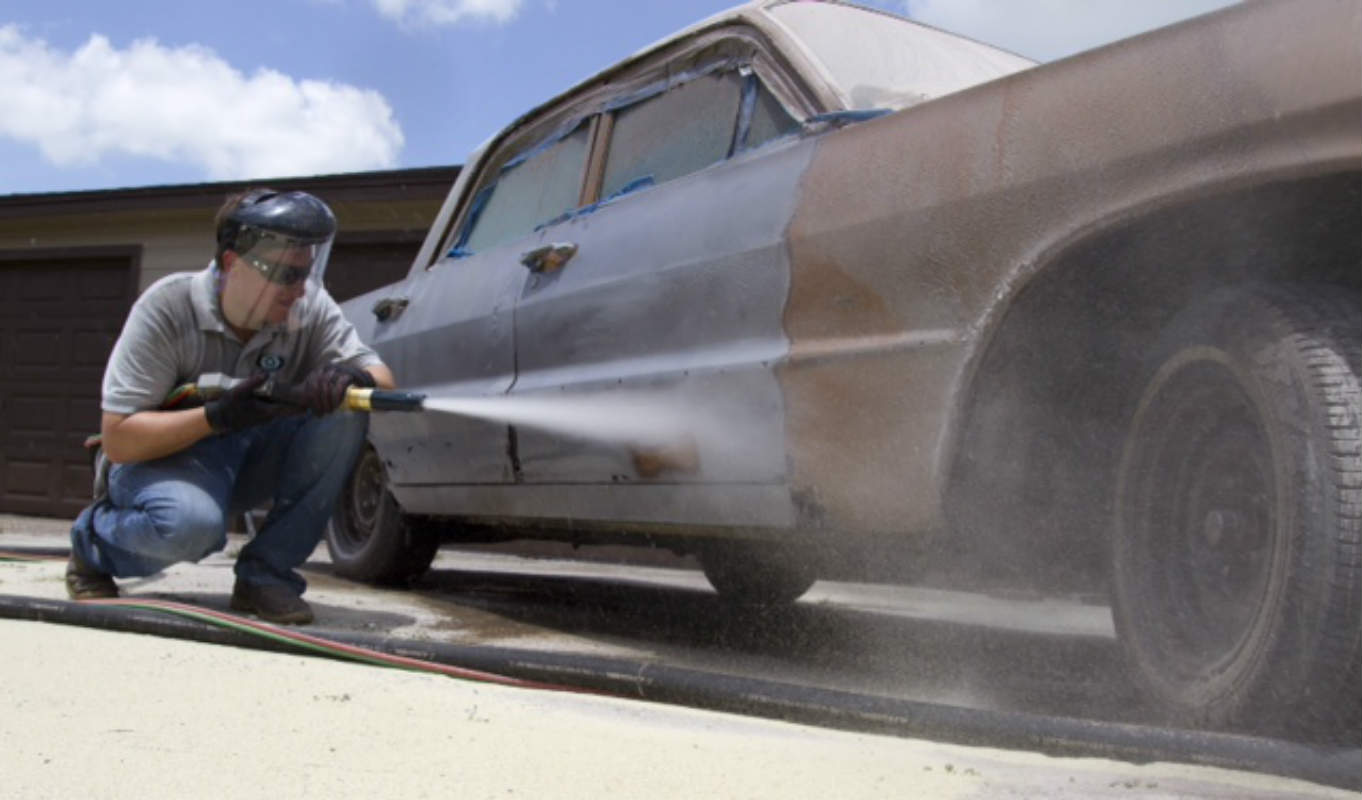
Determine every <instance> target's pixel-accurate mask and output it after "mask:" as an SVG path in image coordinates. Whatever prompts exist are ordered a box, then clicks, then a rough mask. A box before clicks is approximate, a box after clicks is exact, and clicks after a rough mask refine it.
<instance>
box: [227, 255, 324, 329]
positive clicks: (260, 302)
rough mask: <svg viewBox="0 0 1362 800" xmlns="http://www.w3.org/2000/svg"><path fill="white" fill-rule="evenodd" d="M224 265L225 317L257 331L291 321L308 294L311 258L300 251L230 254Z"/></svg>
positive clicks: (236, 323)
mask: <svg viewBox="0 0 1362 800" xmlns="http://www.w3.org/2000/svg"><path fill="white" fill-rule="evenodd" d="M223 265H224V272H225V275H224V279H223V286H222V312H223V315H224V316H225V317H227V321H228V322H231V323H232V324H233V325H236V326H237V327H240V328H245V329H247V330H253V331H254V330H260V329H261V328H262V327H264V326H265V325H277V324H279V323H281V322H283V321H284V320H286V319H288V315H289V310H290V309H291V308H292V307H293V304H294V303H296V302H297V301H298V299H299V298H300V297H302V296H303V294H304V292H305V291H306V288H307V276H308V274H309V272H310V271H311V268H312V255H311V253H309V252H308V251H307V250H304V249H299V248H277V249H266V248H255V249H253V250H252V251H251V252H250V253H247V254H240V253H236V252H234V251H230V250H229V251H227V253H226V254H224V258H223Z"/></svg>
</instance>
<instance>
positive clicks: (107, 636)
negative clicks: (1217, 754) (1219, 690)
mask: <svg viewBox="0 0 1362 800" xmlns="http://www.w3.org/2000/svg"><path fill="white" fill-rule="evenodd" d="M0 637H2V638H3V641H4V642H5V647H4V652H5V656H4V658H3V659H2V660H0V708H3V709H5V713H4V714H3V715H0V753H3V754H4V755H3V757H2V758H3V768H0V796H3V797H16V798H19V797H22V798H46V797H53V798H55V797H63V798H64V797H95V798H137V800H150V799H151V798H160V797H176V798H178V797H206V798H212V797H223V798H231V797H260V796H268V797H281V798H292V797H325V798H338V797H366V798H374V797H401V798H419V797H460V798H494V797H495V798H505V797H546V798H576V797H583V798H587V797H589V798H600V797H648V798H667V797H686V798H697V797H743V798H760V797H779V798H798V797H810V798H813V797H817V798H828V797H837V798H853V797H940V798H956V797H959V798H966V797H1028V796H1035V797H1040V796H1043V797H1047V798H1136V797H1161V798H1162V797H1166V798H1172V797H1205V798H1243V799H1245V800H1251V799H1252V798H1268V797H1273V798H1277V797H1280V798H1285V797H1347V796H1350V795H1349V794H1348V793H1345V792H1339V791H1333V790H1327V789H1321V788H1319V787H1315V786H1312V785H1310V784H1305V783H1301V782H1297V781H1291V780H1285V779H1275V778H1267V777H1263V776H1257V775H1245V774H1242V773H1231V772H1226V771H1222V770H1216V769H1209V768H1196V767H1182V766H1172V765H1166V764H1154V765H1148V766H1143V767H1137V766H1133V765H1125V764H1119V763H1114V762H1109V761H1102V760H1097V759H1051V758H1044V757H1039V756H1028V755H1026V754H1019V753H1013V752H1006V751H996V750H988V749H983V748H965V747H955V746H949V745H939V744H934V743H930V742H923V741H919V740H912V739H898V738H891V737H883V736H872V735H865V734H856V733H843V732H837V731H829V730H822V729H817V728H811V727H805V726H799V725H791V724H787V723H779V722H768V721H762V720H754V719H748V718H743V717H737V716H733V715H729V714H719V713H713V712H704V711H695V710H689V709H681V708H675V707H667V706H661V705H656V704H650V703H644V702H641V701H634V700H619V699H611V698H605V697H595V696H586V695H581V694H568V693H560V692H548V691H542V690H527V689H513V688H506V687H500V686H491V685H487V684H478V683H470V682H466V681H460V680H455V679H451V678H442V677H435V676H428V675H419V674H413V673H407V672H400V671H396V670H388V669H380V668H376V667H368V666H362V665H356V664H345V663H338V662H333V661H325V660H321V659H314V658H304V657H298V656H288V655H280V654H271V653H260V652H255V651H249V650H241V649H237V648H231V647H221V646H215V645H207V644H197V643H190V642H181V641H172V640H165V639H158V638H154V637H148V636H143V635H139V634H123V633H111V632H105V631H98V630H89V629H83V628H74V627H67V626H61V625H51V624H45V623H36V622H19V621H11V620H0ZM1351 796H1355V795H1351Z"/></svg>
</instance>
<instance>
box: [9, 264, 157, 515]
mask: <svg viewBox="0 0 1362 800" xmlns="http://www.w3.org/2000/svg"><path fill="white" fill-rule="evenodd" d="M132 270H133V262H132V258H131V257H130V256H119V257H99V258H81V259H72V258H61V259H53V258H48V259H31V260H29V259H25V260H13V259H10V260H0V511H7V512H10V513H16V514H36V515H46V516H62V517H64V516H73V515H74V514H76V513H77V512H78V511H80V509H81V508H82V507H83V506H84V505H85V504H86V503H88V502H89V500H90V468H89V461H88V458H87V456H86V454H85V450H84V448H83V447H82V446H81V442H82V441H83V440H84V438H85V437H86V436H88V435H89V434H91V433H94V432H96V431H98V430H99V388H100V380H101V379H102V377H103V374H104V362H105V361H106V360H107V358H108V356H109V351H110V349H112V347H113V343H114V340H115V339H117V338H118V332H119V330H120V329H121V328H122V326H123V319H124V317H125V316H126V315H127V312H128V309H129V307H130V306H131V303H132V297H133V292H134V288H133V287H134V284H133V272H132Z"/></svg>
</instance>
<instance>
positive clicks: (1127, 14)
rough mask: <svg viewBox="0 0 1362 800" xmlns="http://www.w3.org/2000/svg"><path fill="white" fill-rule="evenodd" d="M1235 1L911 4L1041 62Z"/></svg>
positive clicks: (926, 18)
mask: <svg viewBox="0 0 1362 800" xmlns="http://www.w3.org/2000/svg"><path fill="white" fill-rule="evenodd" d="M1233 2H1234V0H1142V1H1141V2H1131V1H1130V0H1006V1H1005V2H1004V1H1003V0H907V2H906V3H905V5H906V7H907V10H908V14H909V16H911V17H912V18H913V19H915V20H918V21H919V22H925V23H927V24H928V25H935V26H936V27H938V28H943V29H945V30H948V31H951V32H952V33H959V34H961V35H964V36H969V37H971V38H973V39H978V40H979V41H981V42H988V43H989V44H992V45H996V46H998V47H1002V48H1004V49H1007V50H1012V51H1014V52H1016V53H1020V54H1021V55H1024V56H1028V57H1030V58H1035V59H1038V60H1041V61H1049V60H1052V59H1056V58H1061V57H1063V56H1067V55H1072V54H1073V53H1077V52H1079V51H1080V50H1087V49H1089V48H1092V47H1097V46H1098V45H1101V44H1106V43H1107V42H1110V41H1114V40H1116V39H1123V38H1125V37H1127V36H1134V35H1135V34H1137V33H1140V32H1142V31H1146V30H1150V29H1151V28H1157V27H1161V26H1163V25H1168V24H1171V23H1173V22H1175V21H1177V20H1179V19H1184V18H1186V17H1192V16H1196V15H1197V14H1203V13H1205V12H1208V11H1212V10H1214V9H1217V8H1220V7H1223V6H1227V5H1231V4H1233Z"/></svg>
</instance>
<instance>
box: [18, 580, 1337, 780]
mask: <svg viewBox="0 0 1362 800" xmlns="http://www.w3.org/2000/svg"><path fill="white" fill-rule="evenodd" d="M0 617H8V618H12V619H26V620H36V621H40V622H55V623H61V624H68V625H81V626H85V627H94V628H105V629H110V630H119V631H134V632H138V633H149V634H154V635H158V636H167V637H171V638H177V639H188V640H192V641H200V642H211V643H214V644H228V645H234V646H238V647H248V648H253V649H263V650H269V651H275V652H300V651H299V650H298V649H296V648H293V647H291V646H289V645H288V644H285V643H283V642H279V641H274V640H269V639H262V638H260V637H257V636H253V635H251V634H249V633H245V632H242V631H235V630H230V629H223V628H219V627H216V626H213V625H209V624H207V623H205V622H200V621H197V620H193V619H187V618H182V617H176V616H173V615H169V614H164V613H159V612H155V611H149V610H145V609H137V608H126V607H112V606H99V605H97V604H84V603H70V602H65V601H61V600H44V599H38V598H32V597H18V596H13V595H0ZM311 632H312V633H313V635H317V636H321V637H322V638H325V639H328V640H331V641H333V642H337V643H341V644H348V645H355V646H360V647H365V648H369V649H371V650H376V651H379V652H382V653H389V654H393V655H399V656H405V657H408V658H416V659H420V660H422V661H429V662H433V663H438V664H445V665H452V666H458V667H462V668H466V669H476V670H481V671H485V672H491V673H497V674H500V675H506V676H511V677H515V678H520V679H524V680H532V681H538V682H543V683H552V684H560V685H573V686H577V687H581V688H586V689H595V690H600V691H605V692H610V693H612V694H617V695H623V696H631V697H638V698H641V699H645V700H651V701H656V702H663V703H675V704H678V705H685V706H692V707H697V708H705V709H710V710H715V711H727V712H735V713H740V714H746V715H752V716H759V717H766V718H770V719H778V720H785V721H788V722H797V723H803V724H811V725H820V726H824V727H831V728H839V729H844V730H853V731H863V732H869V733H880V734H889V735H895V736H911V737H919V738H924V739H930V740H933V741H940V742H951V743H955V744H961V745H971V746H984V747H996V748H1010V749H1017V750H1026V751H1032V752H1039V753H1044V754H1047V755H1054V756H1077V757H1091V758H1110V759H1114V760H1119V761H1127V762H1134V763H1147V762H1152V761H1170V762H1179V763H1189V764H1199V765H1205V766H1215V767H1225V768H1229V769H1238V770H1247V771H1252V772H1262V773H1268V774H1273V775H1280V776H1283V777H1290V778H1300V779H1304V780H1308V781H1313V782H1315V783H1319V784H1324V785H1328V786H1335V787H1339V788H1343V789H1351V790H1357V789H1362V750H1358V749H1352V748H1347V749H1345V748H1325V747H1312V746H1308V745H1303V744H1294V743H1290V742H1282V741H1277V740H1271V739H1263V738H1257V737H1250V736H1240V735H1235V734H1226V733H1214V732H1204V731H1187V730H1176V729H1164V728H1155V727H1150V726H1144V725H1129V724H1120V723H1110V722H1095V721H1089V720H1079V719H1070V718H1065V717H1051V716H1043V715H1039V714H1028V713H1024V712H1017V711H986V710H980V709H972V708H961V707H957V706H948V705H941V704H937V703H925V702H920V701H914V700H902V699H898V698H891V697H881V696H876V695H867V694H859V693H854V692H845V691H838V690H834V689H820V688H816V687H810V686H800V685H796V684H790V683H782V682H779V681H772V680H765V679H762V678H749V677H741V676H736V675H726V674H722V673H714V672H705V671H701V670H695V669H687V668H683V667H673V666H668V665H666V664H658V663H652V662H647V661H634V660H628V659H622V658H614V657H604V656H590V655H574V654H566V653H544V652H537V651H530V650H517V649H510V648H500V647H483V646H470V645H457V644H447V643H440V642H425V641H411V640H405V639H397V638H393V637H389V636H377V635H372V634H361V633H352V632H338V631H318V630H315V629H312V630H311Z"/></svg>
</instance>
